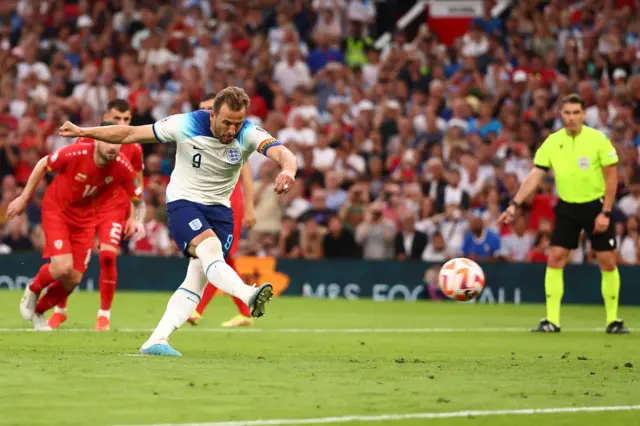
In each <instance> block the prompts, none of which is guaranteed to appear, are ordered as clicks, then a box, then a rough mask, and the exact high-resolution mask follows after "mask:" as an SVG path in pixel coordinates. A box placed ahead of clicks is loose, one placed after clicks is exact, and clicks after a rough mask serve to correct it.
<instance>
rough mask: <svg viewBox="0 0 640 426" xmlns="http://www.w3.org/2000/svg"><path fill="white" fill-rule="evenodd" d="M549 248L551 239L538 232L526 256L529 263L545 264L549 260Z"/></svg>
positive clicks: (544, 233) (545, 234) (546, 234)
mask: <svg viewBox="0 0 640 426" xmlns="http://www.w3.org/2000/svg"><path fill="white" fill-rule="evenodd" d="M550 246H551V237H550V235H549V234H548V233H546V232H540V233H539V234H538V235H537V236H536V241H535V243H534V245H533V248H532V249H531V250H530V251H529V254H528V256H527V258H528V260H529V262H531V263H547V260H548V258H549V247H550Z"/></svg>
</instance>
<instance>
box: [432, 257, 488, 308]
mask: <svg viewBox="0 0 640 426" xmlns="http://www.w3.org/2000/svg"><path fill="white" fill-rule="evenodd" d="M438 285H439V286H440V290H442V292H443V293H444V294H445V295H446V296H447V297H449V298H451V299H455V300H459V301H461V302H466V301H468V300H471V299H473V298H474V297H476V296H477V295H479V294H480V293H481V292H482V289H484V272H483V271H482V268H481V267H480V265H478V264H477V263H476V262H474V261H473V260H471V259H466V258H464V257H458V258H456V259H451V260H450V261H448V262H447V263H445V264H444V266H442V268H441V269H440V274H439V275H438Z"/></svg>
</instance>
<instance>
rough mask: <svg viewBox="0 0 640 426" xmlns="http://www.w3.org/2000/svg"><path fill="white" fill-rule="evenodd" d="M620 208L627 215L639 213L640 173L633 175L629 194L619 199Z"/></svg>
mask: <svg viewBox="0 0 640 426" xmlns="http://www.w3.org/2000/svg"><path fill="white" fill-rule="evenodd" d="M618 208H619V209H620V210H621V211H622V213H624V215H625V216H627V217H629V216H634V215H636V214H638V208H640V174H636V175H635V176H633V177H632V179H631V182H630V185H629V194H628V195H625V196H624V197H622V199H620V201H618Z"/></svg>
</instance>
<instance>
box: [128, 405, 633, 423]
mask: <svg viewBox="0 0 640 426" xmlns="http://www.w3.org/2000/svg"><path fill="white" fill-rule="evenodd" d="M632 410H640V405H616V406H608V407H607V406H604V407H566V408H528V409H522V410H484V411H452V412H448V413H412V414H382V415H378V416H342V417H318V418H315V419H271V420H241V421H232V422H204V423H167V424H154V425H148V426H280V425H311V424H326V423H349V422H380V421H397V420H413V419H452V418H457V417H487V416H518V415H520V416H522V415H533V414H561V413H584V412H591V413H594V412H605V411H632ZM138 426H142V425H138Z"/></svg>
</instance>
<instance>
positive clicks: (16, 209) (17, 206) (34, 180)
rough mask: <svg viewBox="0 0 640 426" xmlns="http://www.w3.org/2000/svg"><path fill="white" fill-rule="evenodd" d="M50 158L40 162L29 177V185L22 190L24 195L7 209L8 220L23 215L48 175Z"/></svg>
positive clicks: (42, 159)
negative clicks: (38, 187) (41, 182)
mask: <svg viewBox="0 0 640 426" xmlns="http://www.w3.org/2000/svg"><path fill="white" fill-rule="evenodd" d="M48 158H49V157H44V158H41V159H40V161H38V162H37V163H36V166H35V167H34V168H33V171H32V172H31V174H30V175H29V179H28V180H27V184H26V186H25V187H24V189H23V190H22V193H21V194H20V195H19V196H18V197H17V198H16V199H15V200H13V201H12V202H11V203H10V204H9V207H8V208H7V218H8V219H11V218H13V217H15V216H18V215H19V214H22V212H23V211H24V209H25V208H26V207H27V203H29V200H30V199H31V197H32V196H33V192H34V191H35V190H36V187H37V186H38V184H39V183H40V181H41V180H42V177H43V176H44V175H45V174H46V173H47V160H48Z"/></svg>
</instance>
